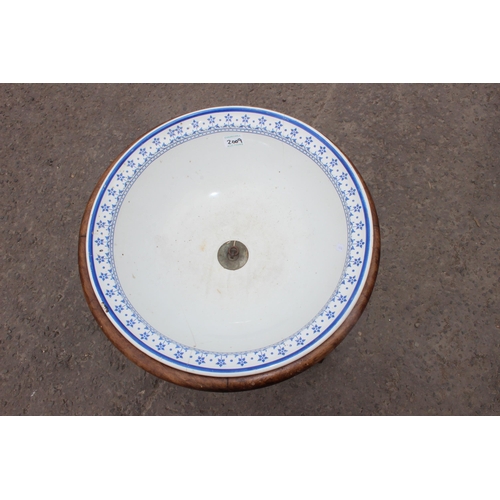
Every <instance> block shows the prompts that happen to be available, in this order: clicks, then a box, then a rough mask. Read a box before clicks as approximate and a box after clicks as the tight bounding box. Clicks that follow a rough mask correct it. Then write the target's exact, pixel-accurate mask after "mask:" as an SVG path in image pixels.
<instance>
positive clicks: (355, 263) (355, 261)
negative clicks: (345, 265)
mask: <svg viewBox="0 0 500 500" xmlns="http://www.w3.org/2000/svg"><path fill="white" fill-rule="evenodd" d="M352 262H353V264H354V265H356V266H359V265H360V264H361V259H354V260H353V261H352Z"/></svg>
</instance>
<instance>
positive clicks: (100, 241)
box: [95, 238, 104, 246]
mask: <svg viewBox="0 0 500 500" xmlns="http://www.w3.org/2000/svg"><path fill="white" fill-rule="evenodd" d="M95 244H96V245H97V246H102V245H104V240H103V239H102V238H96V240H95Z"/></svg>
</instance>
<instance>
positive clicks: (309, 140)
mask: <svg viewBox="0 0 500 500" xmlns="http://www.w3.org/2000/svg"><path fill="white" fill-rule="evenodd" d="M312 141H313V140H312V137H307V138H306V140H305V143H306V144H307V145H308V146H309V144H311V142H312Z"/></svg>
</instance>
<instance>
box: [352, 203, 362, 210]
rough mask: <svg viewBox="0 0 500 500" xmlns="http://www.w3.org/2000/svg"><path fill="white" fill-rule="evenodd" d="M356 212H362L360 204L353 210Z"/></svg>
mask: <svg viewBox="0 0 500 500" xmlns="http://www.w3.org/2000/svg"><path fill="white" fill-rule="evenodd" d="M352 209H353V211H354V212H360V211H361V205H360V204H359V203H358V204H357V205H356V206H355V207H353V208H352Z"/></svg>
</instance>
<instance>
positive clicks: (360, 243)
mask: <svg viewBox="0 0 500 500" xmlns="http://www.w3.org/2000/svg"><path fill="white" fill-rule="evenodd" d="M364 244H365V242H364V241H363V240H357V241H356V248H363V245H364Z"/></svg>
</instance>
